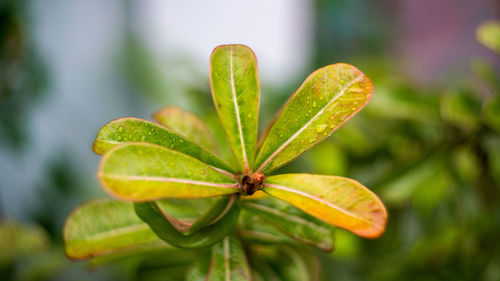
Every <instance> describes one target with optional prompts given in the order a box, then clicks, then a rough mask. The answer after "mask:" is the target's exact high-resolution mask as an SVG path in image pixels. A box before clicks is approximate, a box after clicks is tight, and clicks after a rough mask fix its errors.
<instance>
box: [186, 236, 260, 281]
mask: <svg viewBox="0 0 500 281" xmlns="http://www.w3.org/2000/svg"><path fill="white" fill-rule="evenodd" d="M187 279H188V280H189V281H212V280H213V281H219V280H226V281H230V280H231V281H248V280H252V277H251V273H250V269H249V267H248V261H247V258H246V256H245V252H244V251H243V249H242V247H241V245H240V242H239V241H238V240H237V239H236V237H235V236H234V235H230V236H227V237H225V238H224V239H223V240H222V241H220V242H219V243H217V244H215V245H214V246H213V247H212V252H211V254H210V255H209V256H208V257H207V258H205V259H202V260H201V261H200V262H199V263H197V264H196V265H195V267H194V268H193V269H192V270H191V272H190V274H189V276H188V278H187Z"/></svg>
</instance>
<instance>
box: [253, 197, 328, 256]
mask: <svg viewBox="0 0 500 281" xmlns="http://www.w3.org/2000/svg"><path fill="white" fill-rule="evenodd" d="M279 203H280V202H277V201H276V200H273V199H271V198H269V199H268V200H259V201H246V202H244V205H243V206H244V207H245V208H246V209H248V210H249V211H250V212H252V213H253V214H257V215H259V216H262V217H263V218H265V219H266V220H267V221H268V222H269V223H271V224H273V225H274V226H275V227H276V228H278V229H279V230H281V231H282V232H284V233H285V234H287V235H288V236H290V237H292V238H294V239H296V240H298V241H300V242H302V243H305V244H308V245H311V246H313V247H316V248H318V249H320V250H322V251H325V252H330V251H332V250H333V245H334V237H333V232H334V228H333V227H332V226H330V225H328V224H326V223H324V222H322V221H319V220H317V219H315V218H313V217H311V216H309V215H308V214H306V213H304V212H302V211H300V210H298V209H296V208H294V207H292V206H290V205H288V204H286V203H285V204H279Z"/></svg>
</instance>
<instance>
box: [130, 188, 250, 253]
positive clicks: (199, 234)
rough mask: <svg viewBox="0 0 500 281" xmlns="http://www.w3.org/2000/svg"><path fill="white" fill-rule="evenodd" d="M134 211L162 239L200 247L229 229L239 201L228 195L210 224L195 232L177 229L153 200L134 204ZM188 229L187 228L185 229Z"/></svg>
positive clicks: (239, 206) (223, 235)
mask: <svg viewBox="0 0 500 281" xmlns="http://www.w3.org/2000/svg"><path fill="white" fill-rule="evenodd" d="M134 208H135V212H136V213H137V215H138V216H139V217H140V218H141V219H142V220H143V221H145V222H146V223H147V224H149V226H150V227H151V229H152V230H153V231H154V232H155V233H156V235H158V237H160V238H161V239H163V240H164V241H166V242H168V243H169V244H171V245H174V246H177V247H180V248H201V247H207V246H210V245H212V244H214V243H216V242H218V241H220V240H221V239H222V238H224V237H225V236H226V235H227V234H228V233H229V232H230V231H232V230H234V225H235V223H236V221H237V220H238V216H239V213H240V208H241V202H240V200H239V198H237V195H235V194H234V195H232V196H230V200H229V202H228V204H227V207H226V208H225V209H224V210H223V211H222V213H220V214H219V216H218V217H217V218H216V219H215V220H213V221H212V222H211V223H210V224H208V225H206V226H203V227H200V228H199V229H197V231H195V232H188V231H184V232H183V231H179V226H178V225H176V223H177V222H175V221H172V219H171V218H169V216H168V215H167V214H165V213H164V212H163V211H162V210H161V209H160V207H159V206H158V204H156V203H155V202H144V203H135V204H134ZM187 230H188V229H187Z"/></svg>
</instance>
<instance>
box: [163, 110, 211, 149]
mask: <svg viewBox="0 0 500 281" xmlns="http://www.w3.org/2000/svg"><path fill="white" fill-rule="evenodd" d="M153 119H155V120H156V121H157V122H159V123H160V124H162V125H163V126H165V127H167V128H168V129H170V130H171V131H174V132H177V133H179V134H181V135H182V136H184V137H186V138H187V139H188V140H191V141H192V142H195V143H197V144H200V145H202V146H203V147H205V148H207V149H208V150H210V151H214V150H215V149H216V147H215V140H214V137H213V136H212V133H211V132H210V130H209V129H208V127H207V126H205V124H204V123H203V122H202V121H201V120H200V119H199V118H198V117H196V115H194V114H191V113H189V112H187V111H184V110H182V109H181V108H179V107H175V106H172V107H165V108H163V109H160V110H158V111H156V112H155V113H154V114H153Z"/></svg>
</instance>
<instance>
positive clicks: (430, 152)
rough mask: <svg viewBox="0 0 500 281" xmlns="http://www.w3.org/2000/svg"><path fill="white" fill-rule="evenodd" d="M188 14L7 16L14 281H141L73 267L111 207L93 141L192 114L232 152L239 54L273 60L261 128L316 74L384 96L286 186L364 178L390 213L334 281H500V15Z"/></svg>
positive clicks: (297, 164)
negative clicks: (97, 208) (498, 30)
mask: <svg viewBox="0 0 500 281" xmlns="http://www.w3.org/2000/svg"><path fill="white" fill-rule="evenodd" d="M179 2H181V1H160V0H147V1H132V0H128V1H127V0H125V1H118V0H112V1H98V0H85V1H81V0H80V1H77V0H71V1H68V0H46V1H26V0H0V40H1V41H0V220H1V226H0V279H1V280H134V272H133V270H131V269H130V267H127V266H126V264H118V265H111V266H107V267H103V268H98V269H92V270H90V271H89V270H87V268H86V266H85V263H84V262H72V261H69V260H67V259H66V258H65V256H64V253H63V250H62V241H61V229H62V226H63V223H64V219H65V217H66V216H67V215H68V213H69V212H70V210H71V209H72V208H73V207H75V206H76V205H77V204H79V203H81V202H84V201H86V200H88V199H90V198H96V197H102V196H107V195H106V194H105V192H104V191H103V190H101V189H100V187H99V185H98V183H97V180H96V177H95V170H96V167H97V163H98V160H99V158H98V156H97V155H94V154H93V152H92V151H91V144H92V141H93V138H94V137H95V135H96V133H97V131H98V129H99V128H100V127H101V126H102V125H104V124H105V123H106V122H107V121H109V120H111V119H114V118H117V117H123V116H136V117H141V118H146V119H149V114H150V113H152V112H154V111H156V110H157V109H159V108H161V107H163V106H168V105H179V106H182V107H183V108H185V109H187V110H189V111H191V112H193V113H196V114H198V115H199V116H200V117H201V118H202V119H203V120H204V121H206V122H207V123H208V124H210V126H211V128H212V129H213V130H214V132H215V133H216V135H218V136H219V137H220V138H219V139H218V141H219V142H220V143H221V144H222V145H221V147H226V148H227V145H226V144H225V143H224V141H225V140H224V134H223V133H222V131H221V128H220V125H219V124H218V119H217V116H216V114H215V111H214V108H213V106H212V101H211V96H210V92H209V85H208V58H209V55H210V52H211V50H212V49H213V48H214V47H215V46H217V45H219V44H228V43H243V44H246V45H248V46H249V47H251V48H252V49H254V51H255V52H256V54H257V58H258V60H259V67H260V69H259V71H260V74H261V81H262V86H263V89H262V97H261V109H260V113H261V119H260V128H261V129H262V128H264V127H265V125H266V124H267V123H268V122H269V121H270V120H271V118H272V115H273V114H274V112H276V111H277V110H278V109H279V108H280V106H281V105H282V104H283V102H284V101H285V100H286V99H287V98H288V97H289V96H290V94H291V93H292V92H293V91H294V90H295V89H297V88H298V87H299V86H300V84H301V83H302V81H303V80H304V79H305V77H306V76H307V75H308V74H309V73H310V72H312V71H313V70H315V69H316V68H319V67H321V66H325V65H328V64H332V63H335V62H347V63H351V64H353V65H355V66H357V67H358V68H360V69H361V70H362V71H363V72H365V73H366V74H367V75H368V76H369V77H370V78H371V79H372V81H373V83H374V86H375V93H374V98H373V100H372V101H371V103H370V104H369V105H368V106H367V107H366V108H365V109H364V110H363V111H361V113H360V114H359V115H358V116H357V117H355V118H353V119H352V120H351V121H350V122H348V123H347V124H346V125H345V126H344V127H343V128H341V129H339V130H338V131H337V132H335V133H334V134H333V136H332V137H330V138H329V139H328V140H327V141H325V142H324V143H322V144H320V145H318V146H317V147H315V148H314V149H312V150H311V151H309V152H307V153H306V154H305V155H304V156H303V157H301V158H299V159H298V160H296V161H294V162H293V163H292V164H290V165H288V166H286V167H285V168H282V169H281V170H280V171H278V172H279V173H281V172H310V173H318V174H330V175H342V176H348V177H351V178H354V179H357V180H359V181H360V182H362V183H363V184H364V185H365V186H367V187H369V188H370V189H372V190H373V191H374V192H375V193H377V194H378V195H379V196H380V197H381V199H382V201H383V202H384V203H385V204H386V206H387V208H388V211H389V221H388V228H387V231H386V233H385V234H384V235H383V236H382V237H380V238H379V239H376V240H365V239H361V238H359V237H356V236H354V235H353V234H351V233H348V232H346V231H342V230H339V231H338V232H337V233H336V243H337V244H336V250H335V251H334V252H333V253H332V254H329V255H327V254H321V265H322V266H321V267H322V271H323V275H322V277H321V278H322V280H492V281H494V280H500V241H499V240H500V239H499V238H500V196H499V195H500V54H497V53H495V52H494V51H493V50H490V49H488V48H486V47H484V46H482V45H481V44H480V43H478V42H477V40H476V35H475V34H476V30H477V28H478V27H479V26H480V25H481V23H483V22H485V21H487V20H492V19H493V20H494V19H497V20H498V19H499V18H500V2H498V1H495V0H476V1H468V0H422V1H411V0H401V1H395V0H382V1H369V0H332V1H321V0H315V1H305V0H303V1H299V0H292V1H286V0H281V1H264V0H259V1H241V2H240V1H234V3H233V1H229V0H224V1H222V0H219V1H198V2H194V1H193V2H188V3H179ZM205 2H206V3H205ZM208 2H210V3H208ZM236 2H238V3H236ZM221 154H222V155H223V156H224V157H230V152H229V150H228V149H224V150H222V151H221Z"/></svg>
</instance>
